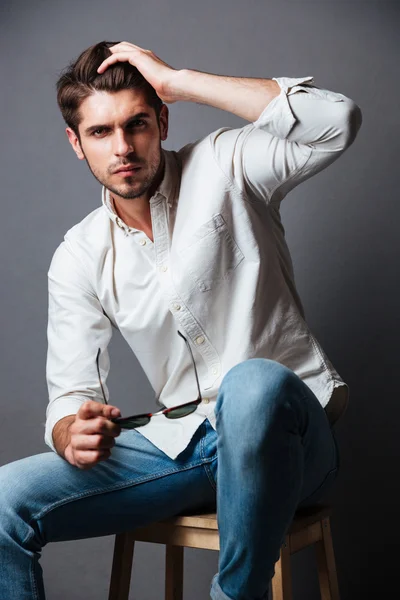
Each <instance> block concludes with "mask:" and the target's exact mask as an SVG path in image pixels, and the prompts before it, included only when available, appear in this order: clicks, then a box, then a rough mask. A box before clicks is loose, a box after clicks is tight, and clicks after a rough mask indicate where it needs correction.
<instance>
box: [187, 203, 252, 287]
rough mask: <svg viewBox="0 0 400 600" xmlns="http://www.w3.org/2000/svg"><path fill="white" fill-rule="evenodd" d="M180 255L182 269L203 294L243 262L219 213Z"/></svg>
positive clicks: (204, 225) (240, 253) (226, 277)
mask: <svg viewBox="0 0 400 600" xmlns="http://www.w3.org/2000/svg"><path fill="white" fill-rule="evenodd" d="M178 253H179V255H180V258H181V260H182V264H183V268H184V269H185V270H187V271H188V272H189V274H190V275H191V277H192V278H193V280H194V281H195V282H196V284H197V286H198V287H199V289H200V290H201V291H202V292H206V291H207V290H211V289H212V288H213V287H214V286H215V285H216V284H218V283H221V282H222V281H224V280H226V279H228V278H229V277H230V275H231V274H232V272H233V271H234V270H235V269H236V267H237V266H238V265H239V264H240V263H241V262H242V260H243V259H244V254H243V253H242V251H241V250H240V248H239V246H238V245H237V243H236V242H235V240H234V239H233V237H232V235H231V233H230V231H229V229H228V226H227V224H226V222H225V219H224V218H223V216H222V215H221V214H220V213H217V214H215V215H214V216H213V217H212V219H210V220H209V221H207V222H206V223H204V224H203V225H201V226H200V227H198V228H197V229H196V231H195V232H194V234H193V236H192V241H191V242H190V244H189V245H188V246H185V247H184V248H181V249H180V250H179V251H178Z"/></svg>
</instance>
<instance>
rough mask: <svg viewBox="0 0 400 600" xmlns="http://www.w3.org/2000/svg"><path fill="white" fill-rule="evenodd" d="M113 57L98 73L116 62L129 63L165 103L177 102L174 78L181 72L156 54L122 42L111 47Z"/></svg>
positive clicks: (107, 59)
mask: <svg viewBox="0 0 400 600" xmlns="http://www.w3.org/2000/svg"><path fill="white" fill-rule="evenodd" d="M110 51H111V53H112V54H111V56H109V57H108V58H106V60H104V61H103V62H102V63H101V65H100V66H99V68H98V69H97V71H98V73H103V72H104V71H105V70H106V69H107V67H109V66H110V65H112V64H114V63H116V62H129V63H130V64H131V65H132V66H133V67H136V68H137V69H138V70H139V71H140V72H141V74H142V75H143V77H144V78H145V79H147V81H148V82H149V83H150V85H152V86H153V88H154V89H155V91H156V93H157V95H158V96H159V98H161V100H162V101H163V102H165V103H168V104H172V103H173V102H177V101H178V100H179V97H178V96H177V94H174V92H173V80H174V76H176V75H177V73H178V72H179V71H178V70H177V69H174V68H173V67H171V66H170V65H168V64H167V63H165V62H164V61H162V60H161V59H160V58H159V57H158V56H156V55H155V54H154V52H152V51H151V50H145V49H143V48H140V47H139V46H135V45H134V44H131V43H129V42H121V43H120V44H115V45H114V46H111V47H110Z"/></svg>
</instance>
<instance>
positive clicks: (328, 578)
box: [316, 517, 340, 600]
mask: <svg viewBox="0 0 400 600" xmlns="http://www.w3.org/2000/svg"><path fill="white" fill-rule="evenodd" d="M321 528H322V540H321V541H319V542H317V543H316V552H317V565H318V577H319V587H320V590H321V600H340V597H339V584H338V580H337V575H336V564H335V555H334V552H333V544H332V534H331V525H330V520H329V517H326V518H325V519H323V520H322V521H321Z"/></svg>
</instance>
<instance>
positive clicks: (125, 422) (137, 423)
mask: <svg viewBox="0 0 400 600" xmlns="http://www.w3.org/2000/svg"><path fill="white" fill-rule="evenodd" d="M149 421H150V417H146V416H143V417H137V418H136V419H120V420H119V421H118V422H117V424H118V425H121V427H122V428H123V429H135V428H136V427H143V425H147V423H148V422H149Z"/></svg>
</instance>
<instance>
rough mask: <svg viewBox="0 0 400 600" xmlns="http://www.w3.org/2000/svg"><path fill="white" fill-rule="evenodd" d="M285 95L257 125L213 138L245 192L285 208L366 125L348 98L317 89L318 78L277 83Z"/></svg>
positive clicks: (219, 159) (280, 79)
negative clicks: (285, 201) (302, 185)
mask: <svg viewBox="0 0 400 600" xmlns="http://www.w3.org/2000/svg"><path fill="white" fill-rule="evenodd" d="M273 79H274V80H275V81H277V83H278V84H279V86H280V88H281V89H280V93H279V94H278V95H277V96H275V98H273V99H272V100H271V102H270V103H269V104H268V105H267V106H266V107H265V109H264V110H263V111H262V113H261V114H260V116H259V117H258V119H257V120H256V121H254V122H253V123H250V124H249V125H246V126H245V127H242V128H239V129H230V128H221V129H220V130H218V131H217V132H214V135H212V136H211V142H212V146H213V150H214V153H215V158H216V160H217V162H218V163H219V165H220V167H221V169H222V170H223V171H224V172H225V174H226V175H227V176H228V177H229V178H230V179H231V180H232V181H233V183H234V185H235V186H236V187H238V188H239V189H240V191H241V192H242V193H243V194H245V195H246V196H249V197H256V198H259V199H263V200H265V201H267V202H269V203H279V202H280V201H281V200H282V199H283V198H284V197H285V196H286V195H287V193H288V192H289V191H290V190H292V189H293V188H294V187H296V186H297V185H298V184H299V183H300V182H302V181H305V180H306V179H308V178H310V177H311V176H312V175H315V174H316V173H318V172H320V171H322V170H323V169H325V168H326V167H327V166H328V165H330V164H331V163H333V162H334V161H335V160H337V159H338V158H339V156H341V154H343V152H344V151H345V150H346V149H347V148H348V147H349V146H350V145H351V144H352V143H353V141H354V140H355V138H356V136H357V133H358V130H359V129H360V126H361V123H362V114H361V110H360V108H359V106H358V105H357V104H356V103H355V102H354V101H353V100H351V99H350V98H348V97H347V96H345V95H343V94H341V93H338V92H332V91H330V90H325V89H321V88H319V87H317V86H315V85H313V80H314V78H313V77H312V76H309V77H302V78H289V77H278V78H276V77H274V78H273Z"/></svg>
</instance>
